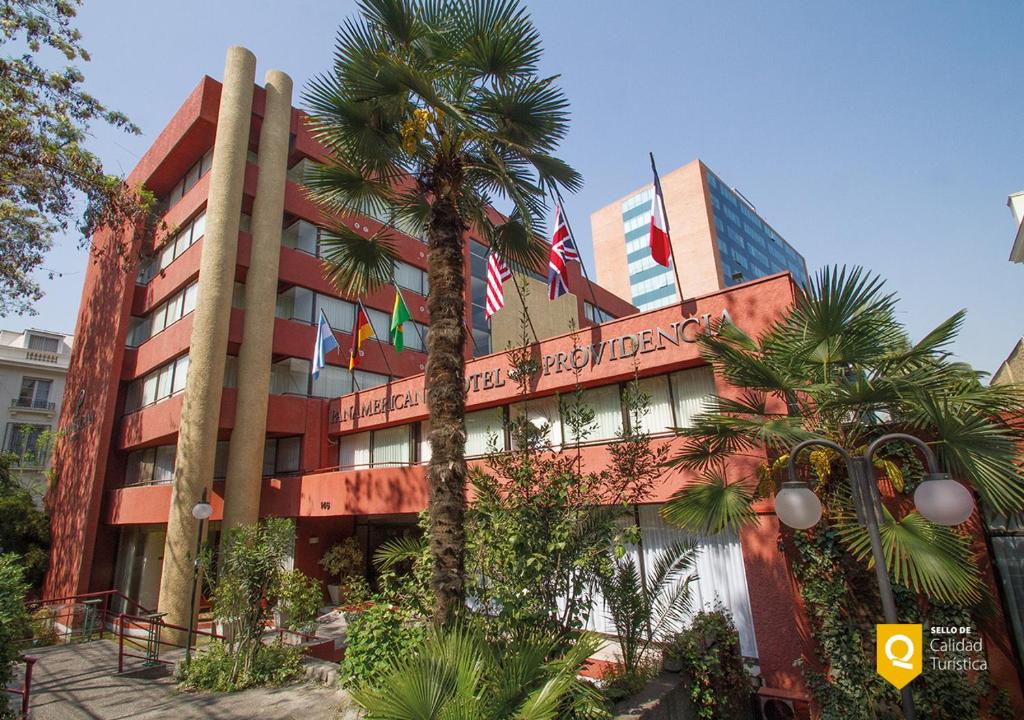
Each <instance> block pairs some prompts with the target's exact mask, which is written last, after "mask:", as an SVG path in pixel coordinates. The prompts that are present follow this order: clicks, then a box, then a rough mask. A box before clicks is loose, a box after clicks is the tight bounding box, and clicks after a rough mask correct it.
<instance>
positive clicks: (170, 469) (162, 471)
mask: <svg viewBox="0 0 1024 720" xmlns="http://www.w3.org/2000/svg"><path fill="white" fill-rule="evenodd" d="M176 454H177V447H176V446H174V445H161V446H160V447H158V448H157V449H156V460H155V462H154V464H153V482H154V483H169V482H171V480H173V479H174V458H175V455H176Z"/></svg>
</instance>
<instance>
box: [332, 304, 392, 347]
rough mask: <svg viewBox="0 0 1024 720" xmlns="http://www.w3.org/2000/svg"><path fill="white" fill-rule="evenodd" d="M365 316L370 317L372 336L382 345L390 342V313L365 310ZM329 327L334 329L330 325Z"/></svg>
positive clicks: (371, 309)
mask: <svg viewBox="0 0 1024 720" xmlns="http://www.w3.org/2000/svg"><path fill="white" fill-rule="evenodd" d="M366 314H367V315H369V316H370V324H371V325H372V326H373V334H374V335H376V336H377V339H378V340H380V341H381V342H382V343H390V342H391V313H386V312H384V311H383V310H374V309H373V308H366ZM331 327H334V326H333V325H331Z"/></svg>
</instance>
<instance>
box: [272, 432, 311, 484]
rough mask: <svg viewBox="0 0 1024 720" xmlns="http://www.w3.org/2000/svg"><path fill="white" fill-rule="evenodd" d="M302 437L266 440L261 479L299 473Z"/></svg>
mask: <svg viewBox="0 0 1024 720" xmlns="http://www.w3.org/2000/svg"><path fill="white" fill-rule="evenodd" d="M301 456H302V436H301V435H296V436H295V437H286V438H267V440H266V443H265V444H264V446H263V477H272V476H274V475H285V474H289V473H297V472H299V467H300V458H301Z"/></svg>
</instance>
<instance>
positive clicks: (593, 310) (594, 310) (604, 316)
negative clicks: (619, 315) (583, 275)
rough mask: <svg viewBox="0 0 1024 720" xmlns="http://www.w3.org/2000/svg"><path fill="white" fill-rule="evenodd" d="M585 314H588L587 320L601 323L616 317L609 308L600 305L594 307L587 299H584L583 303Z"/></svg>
mask: <svg viewBox="0 0 1024 720" xmlns="http://www.w3.org/2000/svg"><path fill="white" fill-rule="evenodd" d="M583 314H584V315H585V316H586V318H587V320H589V321H590V322H592V323H599V324H600V323H604V322H608V321H609V320H614V319H615V316H614V315H612V314H611V313H610V312H608V311H607V310H602V309H601V308H599V307H594V305H593V304H592V303H589V302H586V301H584V303H583Z"/></svg>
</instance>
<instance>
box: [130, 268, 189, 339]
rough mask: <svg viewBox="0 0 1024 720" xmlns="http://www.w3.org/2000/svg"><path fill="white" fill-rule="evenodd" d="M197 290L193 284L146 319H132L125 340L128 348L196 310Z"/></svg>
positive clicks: (159, 306) (154, 310) (157, 308)
mask: <svg viewBox="0 0 1024 720" xmlns="http://www.w3.org/2000/svg"><path fill="white" fill-rule="evenodd" d="M198 290H199V283H198V282H193V283H191V284H189V285H188V287H186V288H185V289H184V290H181V291H180V292H177V293H175V294H174V295H172V296H171V297H170V298H168V300H167V302H165V303H162V304H160V305H158V306H157V307H156V308H154V309H153V311H152V312H150V313H149V315H147V316H146V317H144V318H132V321H131V325H130V326H129V330H128V337H127V340H126V342H127V344H128V346H129V347H138V346H139V345H141V344H142V343H144V342H145V341H146V340H148V339H149V338H151V337H153V336H154V335H157V334H159V333H161V332H163V331H164V330H165V329H167V328H168V327H170V326H171V325H173V324H174V323H176V322H178V320H180V319H181V318H183V317H185V316H186V315H188V314H189V313H191V312H193V311H194V310H195V309H196V295H197V293H198Z"/></svg>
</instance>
